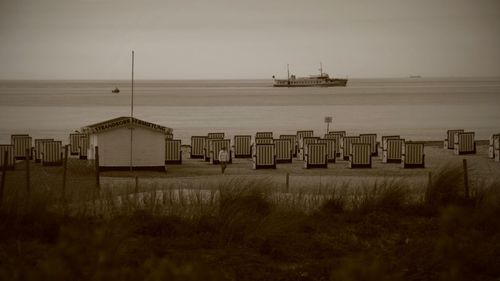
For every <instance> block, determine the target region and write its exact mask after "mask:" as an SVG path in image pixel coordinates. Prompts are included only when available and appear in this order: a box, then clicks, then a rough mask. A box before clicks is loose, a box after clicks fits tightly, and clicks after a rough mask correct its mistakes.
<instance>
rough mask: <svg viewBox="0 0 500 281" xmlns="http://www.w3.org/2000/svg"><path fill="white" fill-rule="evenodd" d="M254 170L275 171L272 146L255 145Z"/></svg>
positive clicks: (274, 156)
mask: <svg viewBox="0 0 500 281" xmlns="http://www.w3.org/2000/svg"><path fill="white" fill-rule="evenodd" d="M253 168H254V169H276V153H275V148H274V144H256V145H255V148H254V155H253Z"/></svg>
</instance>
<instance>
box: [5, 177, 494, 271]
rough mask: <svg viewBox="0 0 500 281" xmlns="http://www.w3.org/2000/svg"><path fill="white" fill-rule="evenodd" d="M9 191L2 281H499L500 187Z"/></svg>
mask: <svg viewBox="0 0 500 281" xmlns="http://www.w3.org/2000/svg"><path fill="white" fill-rule="evenodd" d="M463 186H464V184H463V175H462V174H461V170H460V169H454V168H447V169H444V170H443V171H442V172H441V173H440V174H439V175H435V176H434V177H433V178H432V181H431V183H430V184H429V185H427V186H423V187H421V189H420V193H418V192H417V193H415V191H414V190H412V191H410V190H409V188H408V187H407V184H406V183H405V182H404V181H391V180H387V181H385V182H383V183H375V184H373V185H367V186H364V187H362V188H360V189H357V191H355V192H354V191H352V190H350V189H349V186H347V185H345V186H336V187H334V188H331V189H328V190H326V191H325V190H324V191H322V192H316V193H311V192H308V191H302V192H294V193H292V192H284V191H278V192H277V191H276V189H275V188H274V187H273V186H270V184H269V183H267V182H266V181H263V180H255V181H237V180H236V181H230V182H226V183H221V184H220V185H218V186H213V187H207V188H205V189H200V188H199V187H197V188H193V189H185V188H183V189H175V188H173V189H169V190H163V191H161V192H158V191H156V190H151V191H150V192H141V193H139V194H137V193H128V192H121V193H119V194H117V193H112V192H104V191H99V190H95V187H93V186H90V187H88V188H87V189H86V190H87V191H86V192H85V194H86V196H81V194H80V196H78V197H75V196H73V197H72V198H61V194H60V191H59V190H57V192H56V190H54V189H53V188H51V187H50V185H47V186H44V187H43V188H42V187H39V188H33V189H32V191H31V192H30V194H29V195H28V194H25V193H23V192H21V190H22V184H20V187H19V188H17V189H16V188H12V187H11V188H10V189H9V190H6V191H5V196H4V198H3V202H2V206H1V207H0V280H499V278H500V266H498V265H500V219H499V218H498V216H499V215H500V192H499V188H500V184H498V183H497V184H491V185H485V184H480V183H479V184H475V185H474V186H473V187H472V188H471V194H470V196H469V198H466V196H465V195H464V191H463Z"/></svg>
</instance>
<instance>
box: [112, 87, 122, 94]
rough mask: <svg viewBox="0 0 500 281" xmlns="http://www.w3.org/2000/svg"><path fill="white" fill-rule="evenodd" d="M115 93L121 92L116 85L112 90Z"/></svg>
mask: <svg viewBox="0 0 500 281" xmlns="http://www.w3.org/2000/svg"><path fill="white" fill-rule="evenodd" d="M111 92H112V93H113V94H118V93H119V92H120V89H118V87H116V88H115V89H114V90H112V91H111Z"/></svg>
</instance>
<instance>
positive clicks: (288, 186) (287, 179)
mask: <svg viewBox="0 0 500 281" xmlns="http://www.w3.org/2000/svg"><path fill="white" fill-rule="evenodd" d="M289 189H290V174H289V173H286V192H287V193H288V191H289Z"/></svg>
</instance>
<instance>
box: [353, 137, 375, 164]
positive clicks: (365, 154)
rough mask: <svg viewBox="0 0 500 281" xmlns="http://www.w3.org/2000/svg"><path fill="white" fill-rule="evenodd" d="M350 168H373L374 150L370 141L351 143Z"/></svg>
mask: <svg viewBox="0 0 500 281" xmlns="http://www.w3.org/2000/svg"><path fill="white" fill-rule="evenodd" d="M349 150H350V151H349V152H350V154H349V168H371V167H372V151H371V144H369V143H351V144H350V149H349Z"/></svg>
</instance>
